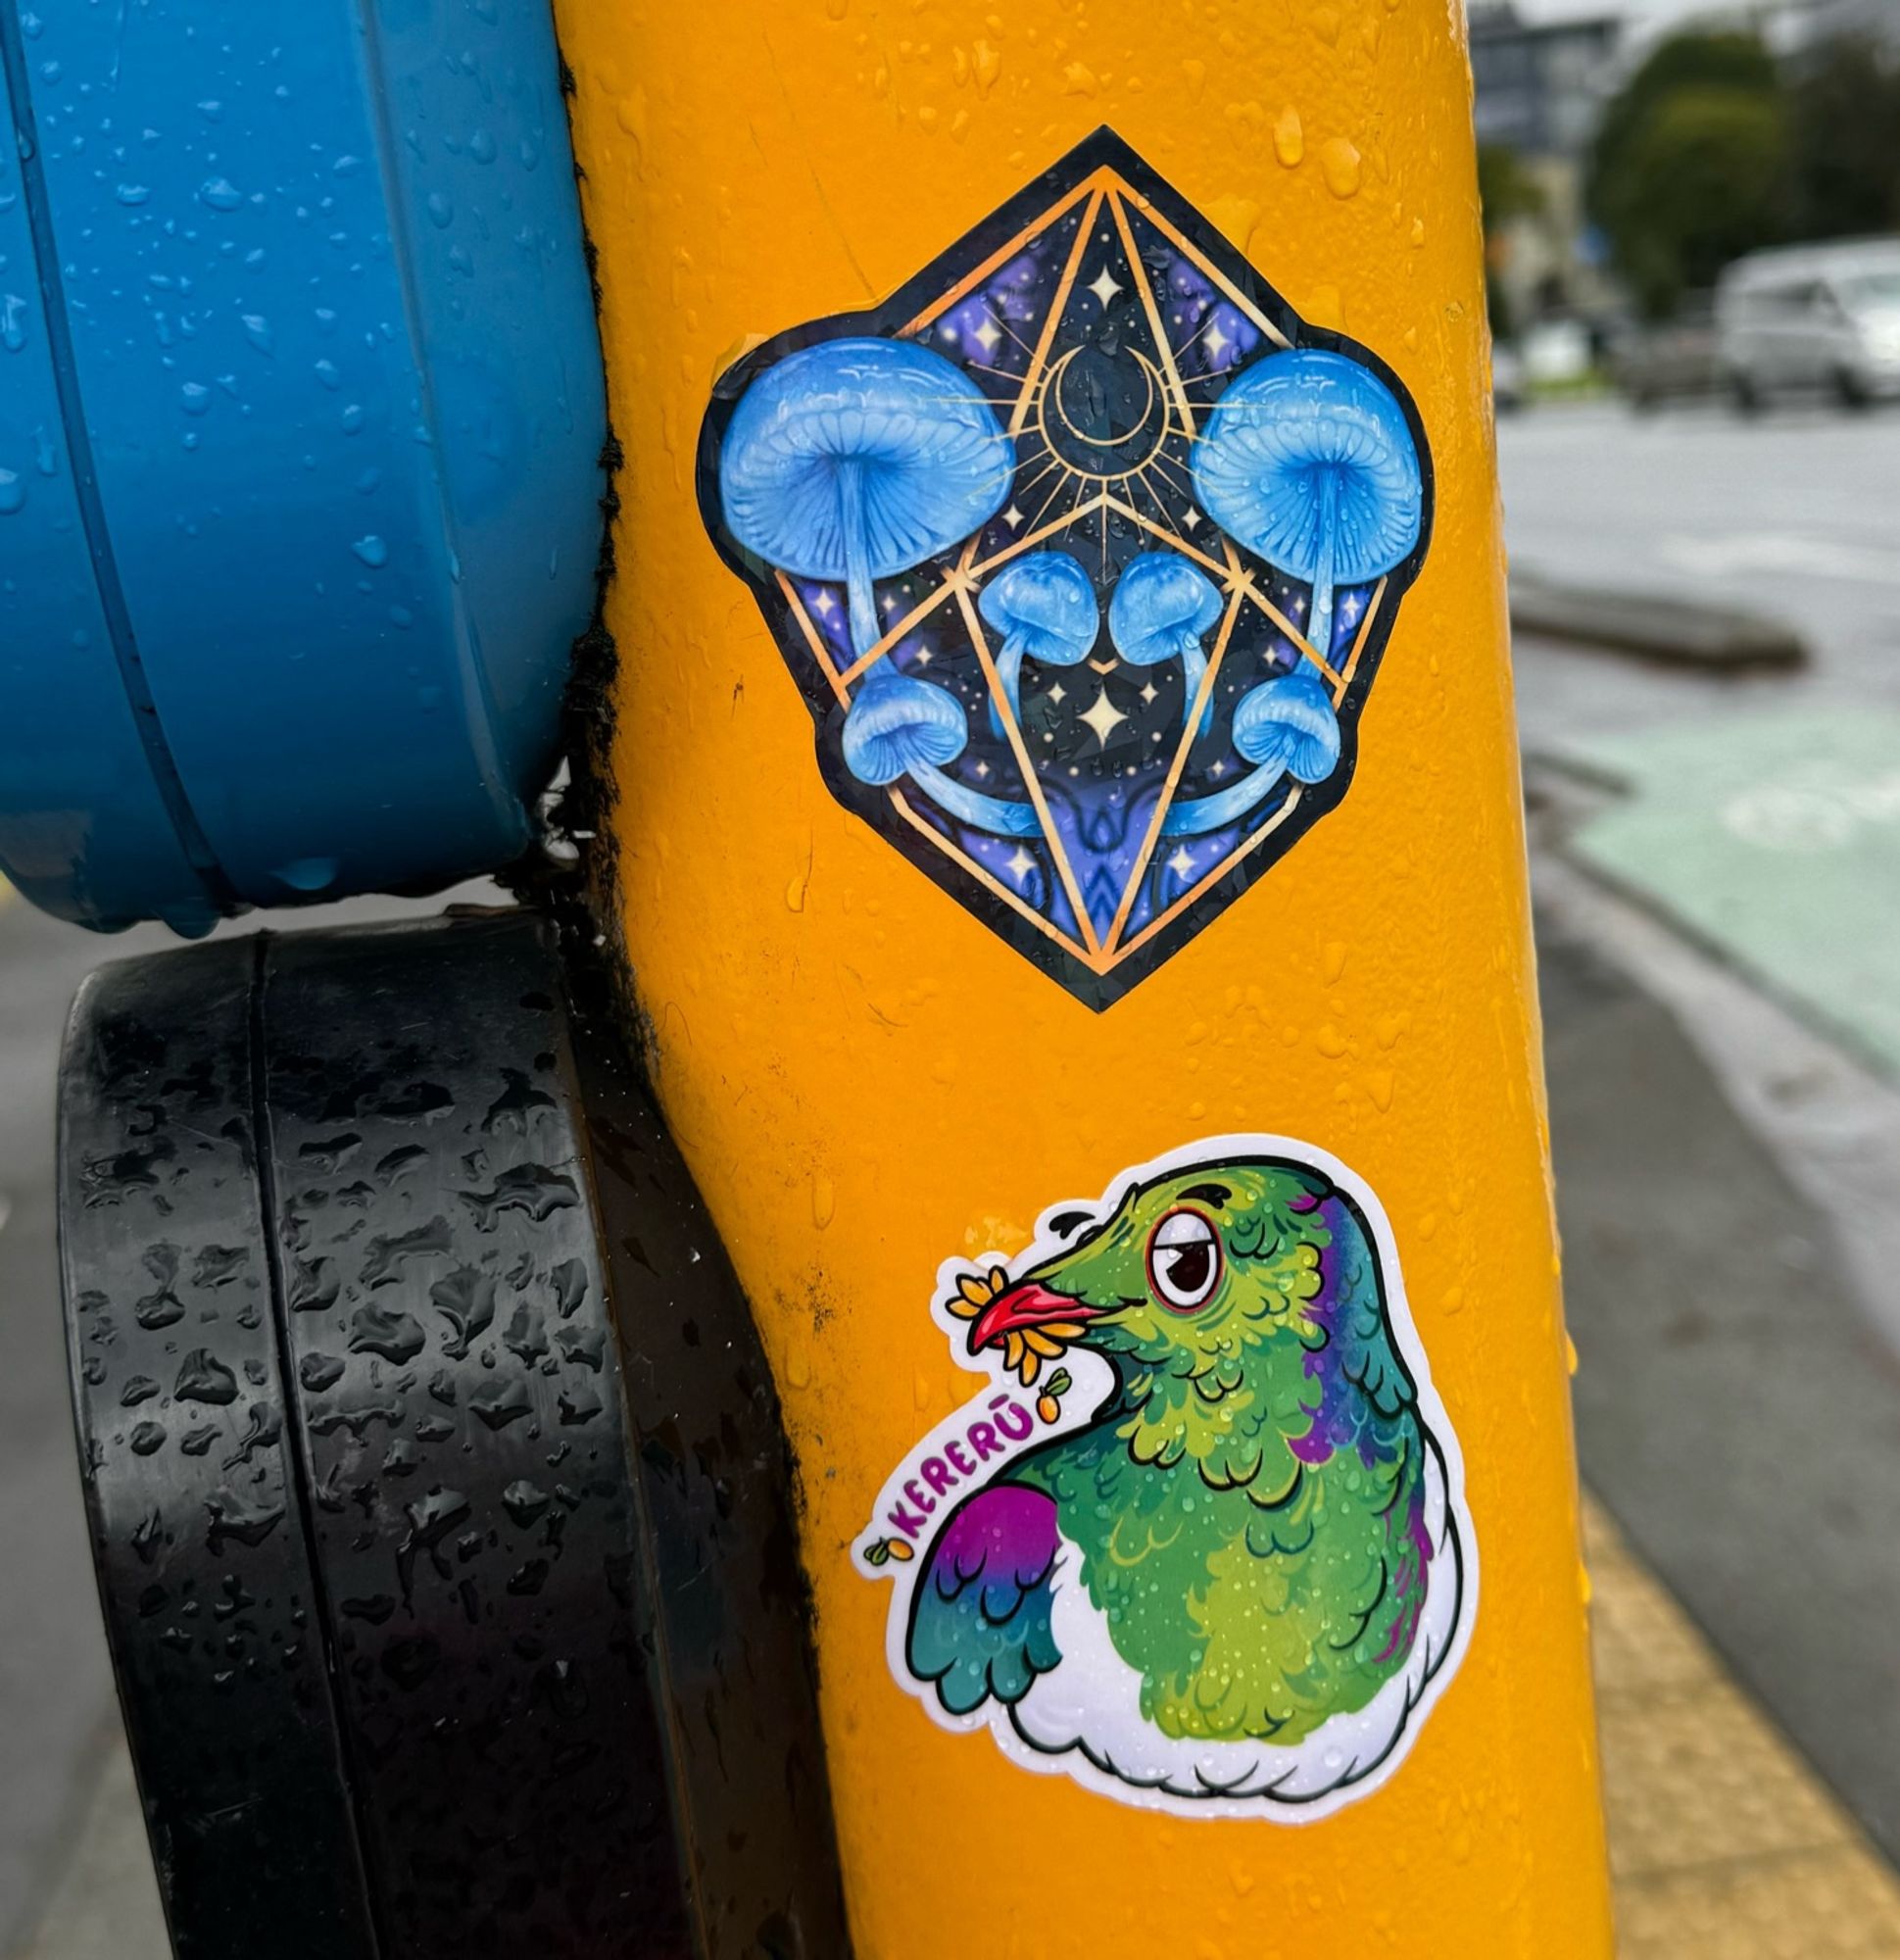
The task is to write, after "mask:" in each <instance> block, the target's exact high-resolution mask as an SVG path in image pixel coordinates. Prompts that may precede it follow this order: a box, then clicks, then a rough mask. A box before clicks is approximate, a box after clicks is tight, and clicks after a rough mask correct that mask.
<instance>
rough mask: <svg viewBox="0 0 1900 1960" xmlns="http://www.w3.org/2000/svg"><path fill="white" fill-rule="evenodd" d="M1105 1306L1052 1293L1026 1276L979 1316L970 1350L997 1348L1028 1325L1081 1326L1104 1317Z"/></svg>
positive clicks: (972, 1333) (972, 1334)
mask: <svg viewBox="0 0 1900 1960" xmlns="http://www.w3.org/2000/svg"><path fill="white" fill-rule="evenodd" d="M1100 1314H1101V1309H1100V1307H1098V1306H1091V1305H1089V1304H1088V1302H1087V1301H1086V1300H1080V1299H1070V1298H1069V1297H1068V1295H1067V1294H1062V1293H1050V1292H1049V1290H1048V1288H1047V1287H1046V1286H1038V1285H1037V1283H1036V1282H1035V1281H1034V1280H1025V1281H1023V1283H1022V1284H1021V1285H1020V1286H1013V1287H1011V1288H1010V1289H1009V1291H1008V1292H1007V1293H1003V1294H999V1295H998V1296H997V1297H996V1299H993V1300H992V1301H991V1302H990V1304H989V1305H988V1306H986V1307H985V1308H984V1309H983V1311H982V1312H981V1313H980V1314H979V1315H978V1316H977V1318H976V1322H975V1324H974V1325H973V1326H972V1327H971V1329H970V1352H971V1353H972V1354H975V1353H978V1352H979V1351H980V1350H981V1349H983V1348H995V1347H996V1346H998V1345H999V1343H1000V1342H1001V1341H1002V1340H1003V1338H1004V1337H1005V1336H1006V1335H1010V1334H1016V1333H1020V1332H1021V1331H1022V1329H1024V1328H1025V1327H1061V1326H1070V1327H1074V1326H1079V1325H1080V1324H1081V1323H1082V1322H1083V1321H1085V1320H1096V1319H1098V1318H1099V1317H1100Z"/></svg>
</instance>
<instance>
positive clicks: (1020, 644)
mask: <svg viewBox="0 0 1900 1960" xmlns="http://www.w3.org/2000/svg"><path fill="white" fill-rule="evenodd" d="M1028 651H1029V648H1028V646H1027V645H1026V643H1025V642H1024V638H1023V636H1022V634H1020V633H1011V634H1010V635H1009V636H1008V638H1007V639H1005V640H1004V641H1003V643H1002V652H1001V653H999V655H998V656H997V678H998V679H999V681H1000V682H1001V683H1002V692H1003V698H1004V699H1005V700H1006V701H1007V702H1008V703H1009V712H1010V714H1011V715H1012V716H1013V717H1014V718H1015V721H1016V724H1017V726H1018V727H1020V726H1021V725H1022V718H1023V657H1024V655H1026V654H1027V653H1028ZM990 729H991V732H992V733H993V734H994V735H996V736H997V738H998V739H999V740H1000V739H1001V738H1002V735H1003V732H1004V731H1003V726H1002V710H1001V709H999V707H998V706H997V704H996V703H995V702H994V701H992V702H991V704H990Z"/></svg>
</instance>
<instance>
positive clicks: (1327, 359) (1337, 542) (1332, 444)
mask: <svg viewBox="0 0 1900 1960" xmlns="http://www.w3.org/2000/svg"><path fill="white" fill-rule="evenodd" d="M1194 488H1195V490H1196V491H1197V492H1198V493H1199V496H1200V503H1201V508H1202V509H1203V510H1204V511H1205V512H1206V513H1207V515H1209V516H1210V517H1212V518H1213V519H1214V521H1215V522H1216V523H1217V524H1219V525H1220V527H1221V528H1222V529H1223V530H1224V531H1226V532H1227V533H1228V535H1229V536H1230V537H1233V538H1237V539H1239V540H1240V542H1241V543H1242V544H1243V545H1245V546H1246V547H1247V548H1248V550H1249V551H1253V552H1257V553H1258V554H1259V555H1260V557H1262V558H1263V559H1265V560H1266V561H1267V563H1268V564H1273V565H1277V566H1279V568H1280V569H1281V570H1283V571H1286V572H1291V574H1292V576H1293V577H1295V578H1311V577H1313V576H1314V574H1315V573H1316V572H1317V571H1318V570H1319V569H1320V567H1321V565H1322V564H1323V563H1324V562H1325V558H1326V546H1327V535H1326V532H1327V526H1326V522H1325V513H1326V510H1327V505H1328V498H1327V495H1326V493H1327V491H1328V490H1329V488H1330V489H1331V491H1332V512H1333V521H1332V525H1331V542H1332V582H1333V583H1334V584H1336V585H1357V584H1361V583H1363V582H1364V581H1365V580H1367V579H1369V578H1379V577H1383V576H1384V574H1385V573H1387V572H1388V571H1390V570H1391V568H1392V566H1393V565H1395V564H1398V563H1399V561H1400V560H1401V559H1403V558H1404V557H1405V556H1406V554H1407V553H1408V552H1410V551H1411V550H1412V548H1413V547H1414V546H1415V545H1416V544H1417V543H1418V541H1419V529H1420V526H1421V524H1422V523H1423V521H1424V515H1425V485H1424V479H1423V477H1422V476H1421V474H1420V471H1419V456H1418V446H1417V444H1416V443H1414V442H1413V440H1412V431H1411V429H1410V427H1409V426H1408V425H1407V423H1406V420H1405V412H1404V411H1403V410H1402V409H1401V408H1400V407H1399V405H1398V401H1397V398H1396V397H1395V396H1394V395H1393V394H1392V391H1391V390H1390V389H1389V388H1388V387H1387V386H1386V384H1385V383H1384V382H1383V381H1382V380H1380V378H1379V377H1378V376H1377V375H1376V374H1374V373H1373V372H1372V370H1371V369H1370V368H1363V367H1361V366H1360V364H1359V363H1358V362H1356V361H1349V360H1347V359H1346V357H1345V356H1344V355H1343V354H1332V353H1328V352H1326V351H1325V350H1324V349H1321V348H1310V347H1297V348H1290V349H1288V350H1287V351H1285V352H1284V353H1279V354H1269V355H1267V356H1266V357H1265V358H1264V359H1263V360H1260V361H1256V362H1255V363H1254V364H1253V365H1252V367H1250V368H1246V369H1245V370H1244V371H1243V372H1242V374H1241V375H1240V376H1239V377H1238V378H1237V379H1236V380H1235V381H1234V383H1233V385H1232V386H1231V387H1230V388H1228V390H1227V392H1226V393H1225V394H1223V395H1222V396H1221V398H1220V400H1219V401H1218V402H1217V403H1216V404H1215V405H1214V412H1213V414H1212V415H1211V416H1209V417H1208V418H1207V426H1206V429H1205V431H1204V432H1203V433H1202V435H1201V437H1200V440H1199V441H1198V442H1197V443H1195V445H1194Z"/></svg>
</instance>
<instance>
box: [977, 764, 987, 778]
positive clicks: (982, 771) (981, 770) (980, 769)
mask: <svg viewBox="0 0 1900 1960" xmlns="http://www.w3.org/2000/svg"><path fill="white" fill-rule="evenodd" d="M976 772H977V774H978V775H979V776H987V775H988V774H989V773H990V765H989V763H988V762H979V763H978V764H977V765H976Z"/></svg>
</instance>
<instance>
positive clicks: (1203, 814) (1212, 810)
mask: <svg viewBox="0 0 1900 1960" xmlns="http://www.w3.org/2000/svg"><path fill="white" fill-rule="evenodd" d="M1286 773H1287V765H1286V763H1285V762H1262V763H1261V764H1260V766H1259V767H1258V768H1257V769H1251V770H1249V771H1248V772H1247V773H1246V774H1245V775H1243V776H1242V778H1241V780H1240V781H1239V782H1238V783H1229V784H1228V786H1227V787H1226V789H1224V790H1216V791H1215V792H1214V794H1213V795H1212V796H1204V797H1196V798H1194V801H1193V802H1192V803H1178V804H1175V805H1173V806H1172V807H1171V808H1170V809H1169V810H1168V813H1167V816H1166V818H1165V819H1164V820H1163V822H1162V824H1161V835H1162V836H1163V837H1204V836H1206V834H1207V833H1208V832H1209V831H1210V830H1225V829H1226V828H1227V826H1228V825H1229V824H1230V823H1238V822H1239V821H1240V820H1241V818H1242V817H1243V816H1244V815H1245V814H1246V813H1247V811H1248V810H1250V809H1252V808H1253V807H1254V805H1255V804H1257V803H1258V802H1259V801H1260V799H1261V798H1262V797H1263V796H1265V795H1266V793H1267V792H1268V791H1269V790H1270V789H1272V788H1273V786H1274V785H1275V784H1276V783H1277V782H1278V781H1279V780H1280V778H1281V777H1282V776H1284V775H1285V774H1286Z"/></svg>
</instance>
